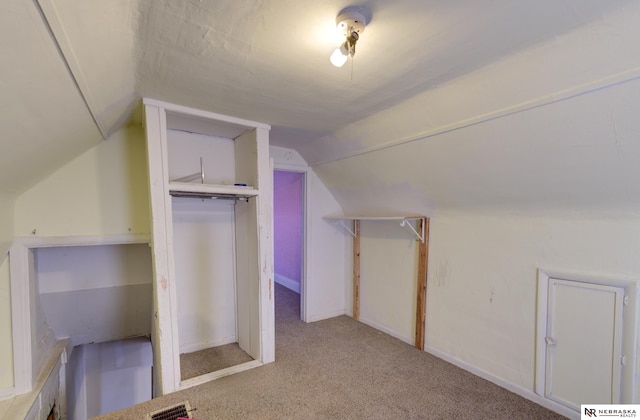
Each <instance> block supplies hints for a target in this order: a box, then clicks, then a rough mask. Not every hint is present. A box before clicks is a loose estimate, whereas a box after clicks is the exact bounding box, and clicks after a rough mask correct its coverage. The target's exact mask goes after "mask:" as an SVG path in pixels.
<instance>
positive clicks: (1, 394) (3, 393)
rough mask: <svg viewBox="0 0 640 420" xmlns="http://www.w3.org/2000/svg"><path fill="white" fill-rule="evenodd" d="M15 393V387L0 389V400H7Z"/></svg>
mask: <svg viewBox="0 0 640 420" xmlns="http://www.w3.org/2000/svg"><path fill="white" fill-rule="evenodd" d="M15 395H16V389H15V387H13V386H12V387H9V388H4V389H0V401H4V400H8V399H11V398H13V397H14V396H15Z"/></svg>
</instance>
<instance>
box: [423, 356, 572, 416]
mask: <svg viewBox="0 0 640 420" xmlns="http://www.w3.org/2000/svg"><path fill="white" fill-rule="evenodd" d="M424 351H425V352H427V353H429V354H431V355H433V356H435V357H438V358H440V359H442V360H444V361H445V362H449V363H451V364H452V365H455V366H458V367H459V368H461V369H464V370H466V371H467V372H470V373H473V374H474V375H476V376H479V377H481V378H482V379H486V380H487V381H489V382H492V383H494V384H496V385H498V386H499V387H501V388H504V389H506V390H507V391H511V392H513V393H514V394H518V395H520V396H521V397H524V398H526V399H528V400H529V401H533V402H534V403H536V404H538V405H541V406H543V407H545V408H548V409H549V410H551V411H555V412H556V413H558V414H561V415H563V416H566V417H569V418H571V419H579V418H580V413H578V412H575V411H573V410H570V409H569V408H567V407H565V406H563V405H560V404H558V403H555V402H553V401H550V400H548V399H546V398H543V397H540V396H539V395H536V394H535V393H533V392H531V391H530V390H528V389H526V388H523V387H521V386H519V385H515V384H513V383H511V382H508V381H505V380H504V379H502V378H500V377H498V376H495V375H493V374H491V373H489V372H487V371H484V370H482V369H478V368H477V367H475V366H473V365H470V364H469V363H467V362H463V361H462V360H460V359H458V358H456V357H453V356H451V355H449V354H447V353H444V352H442V351H440V350H437V349H435V348H433V347H431V346H428V345H427V346H425V349H424Z"/></svg>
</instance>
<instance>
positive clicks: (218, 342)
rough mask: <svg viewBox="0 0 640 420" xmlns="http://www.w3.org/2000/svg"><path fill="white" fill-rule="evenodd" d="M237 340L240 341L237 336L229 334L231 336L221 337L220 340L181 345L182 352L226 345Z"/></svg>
mask: <svg viewBox="0 0 640 420" xmlns="http://www.w3.org/2000/svg"><path fill="white" fill-rule="evenodd" d="M237 341H238V338H237V337H235V336H229V337H224V338H221V339H220V340H215V341H204V342H201V343H194V344H189V345H186V346H180V354H185V353H193V352H196V351H200V350H204V349H209V348H211V347H218V346H224V345H227V344H231V343H236V342H237Z"/></svg>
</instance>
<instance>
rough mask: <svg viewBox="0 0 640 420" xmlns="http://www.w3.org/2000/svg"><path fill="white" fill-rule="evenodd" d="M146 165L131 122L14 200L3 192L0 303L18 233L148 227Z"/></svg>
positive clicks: (6, 343)
mask: <svg viewBox="0 0 640 420" xmlns="http://www.w3.org/2000/svg"><path fill="white" fill-rule="evenodd" d="M146 165H147V163H146V155H145V143H144V136H143V131H142V129H141V127H139V126H137V127H128V128H123V129H122V130H119V131H118V132H116V133H114V134H113V135H112V136H111V137H110V138H109V139H108V140H106V141H103V142H101V143H99V144H98V145H97V146H95V147H94V148H92V149H91V150H89V151H87V152H86V153H84V154H82V155H81V156H79V157H78V158H76V159H74V160H73V161H71V162H69V163H68V164H66V165H65V166H63V167H62V168H60V169H58V170H57V171H56V172H54V173H52V174H51V175H50V176H49V177H48V178H46V179H45V180H43V181H41V182H40V183H38V184H36V185H35V186H33V187H32V188H31V189H29V190H27V191H26V192H24V193H23V194H22V195H20V196H19V197H18V198H16V199H15V205H14V199H13V198H12V196H8V195H6V194H0V244H1V245H0V246H1V247H2V249H3V250H4V251H3V252H2V253H1V254H0V255H1V257H0V259H1V260H3V262H1V263H0V303H1V302H3V301H5V300H10V299H9V296H8V293H9V292H8V290H9V273H8V268H7V266H8V260H5V257H6V249H8V246H9V245H10V243H11V241H12V240H13V237H14V234H15V236H32V235H33V230H34V229H35V230H36V234H37V235H39V236H57V235H61V236H65V235H119V234H127V233H148V232H149V204H148V187H147V174H146V167H147V166H146ZM5 248H6V249H5ZM5 293H6V294H5ZM9 308H10V305H9V304H8V303H7V304H5V305H2V309H1V310H0V343H1V344H0V390H2V389H4V388H5V385H8V386H9V387H10V386H11V385H12V384H13V365H12V363H13V362H12V360H11V352H10V350H9V351H8V350H7V349H10V348H12V336H11V328H10V325H11V314H10V312H9Z"/></svg>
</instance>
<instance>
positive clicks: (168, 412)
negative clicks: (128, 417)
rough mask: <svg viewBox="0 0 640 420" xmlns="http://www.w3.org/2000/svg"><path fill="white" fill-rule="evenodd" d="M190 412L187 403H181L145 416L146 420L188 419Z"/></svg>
mask: <svg viewBox="0 0 640 420" xmlns="http://www.w3.org/2000/svg"><path fill="white" fill-rule="evenodd" d="M190 411H191V407H190V406H189V401H185V402H183V403H180V404H176V405H173V406H171V407H166V408H163V409H160V410H157V411H154V412H153V413H149V414H147V420H176V419H178V418H187V419H190V418H191V416H190V415H189V412H190Z"/></svg>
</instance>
